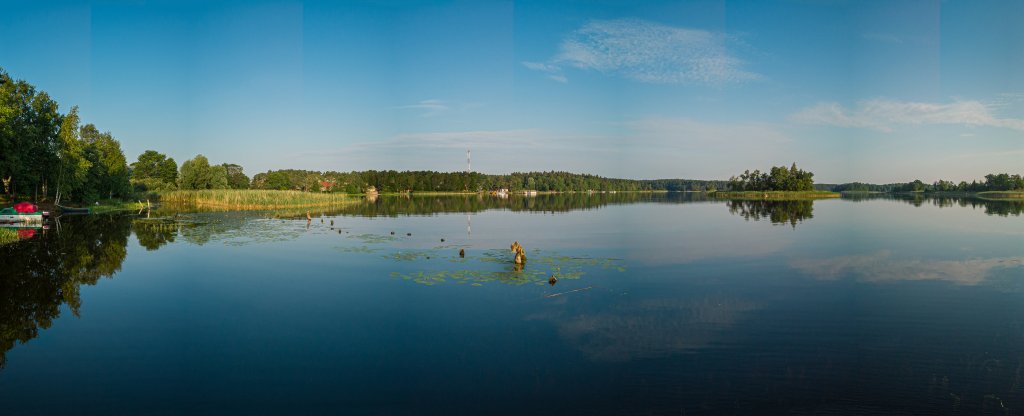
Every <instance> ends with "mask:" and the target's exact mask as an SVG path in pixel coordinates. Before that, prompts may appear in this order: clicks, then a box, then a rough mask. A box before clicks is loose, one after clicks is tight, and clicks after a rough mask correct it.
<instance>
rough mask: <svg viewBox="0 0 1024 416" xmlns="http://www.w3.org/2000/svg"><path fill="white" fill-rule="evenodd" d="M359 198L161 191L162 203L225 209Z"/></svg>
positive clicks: (324, 203)
mask: <svg viewBox="0 0 1024 416" xmlns="http://www.w3.org/2000/svg"><path fill="white" fill-rule="evenodd" d="M355 201H356V199H355V198H353V197H349V196H345V195H343V194H321V193H313V192H301V191H267V190H253V189H212V190H201V191H169V192H161V193H160V203H161V204H164V205H190V206H197V207H211V208H224V209H278V208H304V207H326V206H332V205H344V204H348V203H352V202H355Z"/></svg>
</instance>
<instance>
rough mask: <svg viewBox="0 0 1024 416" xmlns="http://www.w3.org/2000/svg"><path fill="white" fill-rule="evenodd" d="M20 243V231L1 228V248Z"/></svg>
mask: <svg viewBox="0 0 1024 416" xmlns="http://www.w3.org/2000/svg"><path fill="white" fill-rule="evenodd" d="M16 242H18V231H17V230H15V229H12V228H0V246H2V245H4V244H10V243H16Z"/></svg>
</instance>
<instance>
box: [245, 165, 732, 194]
mask: <svg viewBox="0 0 1024 416" xmlns="http://www.w3.org/2000/svg"><path fill="white" fill-rule="evenodd" d="M724 185H725V182H724V181H702V180H687V179H656V180H633V179H612V178H605V177H601V176H596V175H587V174H576V173H569V172H515V173H511V174H507V175H487V174H483V173H477V172H435V171H401V172H400V171H395V170H382V171H378V170H368V171H361V172H358V171H352V172H334V171H328V172H317V171H308V170H297V169H286V170H272V171H267V172H265V173H258V174H256V175H255V176H253V178H252V188H254V189H291V190H301V191H313V192H346V193H362V192H366V190H367V189H369V188H370V187H373V188H374V189H376V190H377V191H378V192H479V191H489V190H496V189H508V190H509V191H511V192H516V191H523V190H532V191H539V192H570V191H575V192H584V191H655V190H664V191H704V190H714V189H718V188H720V187H722V186H724Z"/></svg>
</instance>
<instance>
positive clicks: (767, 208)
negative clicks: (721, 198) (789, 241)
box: [726, 199, 814, 228]
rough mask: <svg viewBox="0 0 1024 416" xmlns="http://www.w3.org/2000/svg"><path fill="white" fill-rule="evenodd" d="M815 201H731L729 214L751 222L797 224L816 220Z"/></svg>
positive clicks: (728, 203) (728, 204) (727, 202)
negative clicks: (764, 221) (767, 221)
mask: <svg viewBox="0 0 1024 416" xmlns="http://www.w3.org/2000/svg"><path fill="white" fill-rule="evenodd" d="M813 204H814V201H811V200H799V201H779V200H759V199H758V200H730V201H726V205H727V206H728V207H729V213H730V214H733V215H739V216H741V217H743V219H745V220H747V221H750V220H754V221H761V220H769V221H771V222H772V224H789V225H791V226H792V227H793V228H796V224H797V223H800V222H803V221H804V220H806V219H810V218H814V205H813Z"/></svg>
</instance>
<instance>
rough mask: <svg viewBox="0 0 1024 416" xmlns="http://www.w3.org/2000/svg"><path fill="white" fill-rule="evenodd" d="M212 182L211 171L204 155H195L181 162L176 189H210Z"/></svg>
mask: <svg viewBox="0 0 1024 416" xmlns="http://www.w3.org/2000/svg"><path fill="white" fill-rule="evenodd" d="M212 184H213V171H212V170H211V169H210V161H209V160H207V159H206V156H203V155H196V157H195V158H192V159H191V160H186V161H185V162H184V163H182V164H181V172H180V173H179V175H178V189H211V186H212Z"/></svg>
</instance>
